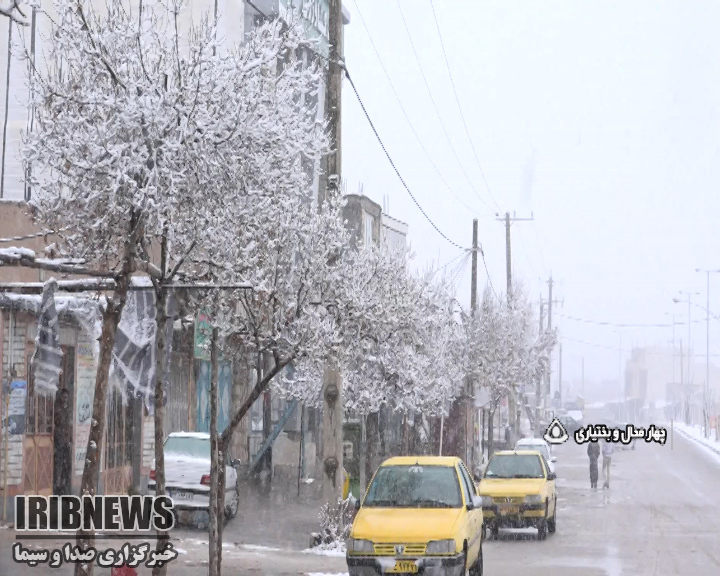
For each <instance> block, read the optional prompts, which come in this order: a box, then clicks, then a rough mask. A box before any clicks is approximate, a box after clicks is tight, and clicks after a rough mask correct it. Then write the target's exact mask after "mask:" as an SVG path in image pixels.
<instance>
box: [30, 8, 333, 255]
mask: <svg viewBox="0 0 720 576" xmlns="http://www.w3.org/2000/svg"><path fill="white" fill-rule="evenodd" d="M55 9H56V11H57V14H58V16H57V20H56V22H55V23H54V24H53V29H52V35H51V38H52V41H51V49H52V50H51V53H52V54H53V59H52V60H51V61H50V63H49V65H48V69H47V72H39V71H36V73H35V74H34V82H33V83H32V84H31V86H32V87H33V94H32V98H33V101H34V104H35V106H36V109H37V116H36V121H35V126H36V128H35V129H34V130H33V132H31V133H29V134H26V135H25V146H24V158H25V161H26V162H27V163H29V164H31V165H32V166H33V167H35V168H36V170H35V171H34V174H35V177H34V179H33V180H34V181H33V182H32V185H33V188H34V201H33V203H34V205H35V206H36V207H37V208H38V210H39V212H40V216H41V218H42V219H43V220H44V221H45V222H47V223H48V224H49V227H50V228H52V229H56V230H57V229H60V228H63V229H65V231H64V232H63V235H62V238H63V242H62V243H61V247H62V248H63V249H64V252H65V254H70V255H72V256H74V257H78V258H84V259H85V260H86V261H88V262H92V261H97V260H105V259H107V260H109V261H110V262H114V260H115V259H116V255H117V254H119V253H121V246H120V243H121V242H122V239H123V238H124V237H125V235H126V234H127V230H128V225H129V219H130V217H131V214H132V213H133V211H134V212H135V213H139V214H140V215H141V224H142V226H143V229H144V236H145V237H146V238H148V239H151V240H152V239H154V238H158V237H160V236H161V235H163V234H164V233H166V234H167V235H169V242H168V249H169V252H170V259H171V260H172V259H178V258H180V257H181V256H182V254H183V253H184V251H185V250H186V249H187V247H188V246H189V245H190V244H191V243H192V242H196V243H197V245H198V246H199V247H200V248H202V247H205V248H208V247H212V248H217V247H218V246H224V245H234V243H232V242H225V241H226V240H228V239H233V238H236V237H237V236H236V233H237V230H238V226H237V223H238V222H243V221H245V220H246V219H247V218H246V217H244V216H245V214H252V213H253V212H257V211H262V209H263V206H262V204H261V202H262V199H263V198H264V199H268V198H269V197H270V196H272V195H274V194H278V193H284V192H286V191H287V190H288V189H293V191H294V192H293V193H297V188H298V187H301V179H302V176H303V174H302V171H301V170H299V169H298V168H297V165H299V164H300V154H301V152H302V153H303V154H305V155H306V157H308V158H309V159H310V160H313V161H314V160H316V159H318V158H320V157H321V155H322V151H323V150H324V148H325V147H326V145H327V140H326V137H325V136H324V130H323V127H322V125H318V124H317V123H316V122H315V120H314V118H311V115H310V114H306V113H305V112H306V110H305V107H304V105H303V104H302V100H301V98H299V97H300V96H301V95H303V94H312V93H313V92H314V91H316V90H317V86H318V85H319V72H318V70H317V69H316V68H314V67H306V68H303V67H302V66H300V65H299V64H298V63H297V62H294V61H293V59H292V58H291V53H292V51H294V50H295V49H296V48H297V47H298V46H299V44H300V42H301V32H300V31H299V29H298V28H297V27H295V26H289V27H283V26H281V25H280V23H278V22H271V23H268V24H265V25H264V26H261V27H260V28H259V29H257V30H256V31H254V32H253V33H251V34H250V36H249V38H248V40H247V41H246V42H245V43H244V44H243V45H242V46H239V47H235V48H234V49H232V50H227V49H222V46H221V45H220V42H219V40H218V39H217V36H216V33H215V28H214V27H213V26H211V25H210V24H209V23H208V22H207V19H205V20H204V21H203V22H202V23H200V24H199V25H198V26H197V27H195V28H194V29H193V30H192V31H191V33H190V34H189V35H188V38H185V39H182V41H180V40H179V39H178V37H177V36H176V32H175V30H176V28H175V27H174V24H173V23H172V22H171V21H170V20H171V19H172V17H173V16H172V15H170V16H168V14H167V13H165V12H164V8H163V7H162V6H159V7H156V8H155V9H154V10H153V9H150V8H148V7H146V8H145V9H144V10H143V11H142V13H133V11H132V10H131V9H130V8H129V7H128V6H126V5H124V4H123V3H122V2H108V3H107V6H105V7H104V10H105V13H104V14H102V15H99V14H97V13H95V12H93V10H92V8H91V7H90V6H87V5H84V4H82V3H81V4H78V3H77V2H75V1H73V0H56V2H55ZM174 17H175V18H177V14H175V15H174ZM285 60H287V61H288V62H289V63H288V64H286V65H285V66H281V64H282V63H283V62H284V61H285ZM288 167H289V168H288ZM228 224H229V225H228ZM222 256H226V257H225V258H222V261H224V262H230V261H231V260H230V257H231V256H232V253H228V254H224V255H222Z"/></svg>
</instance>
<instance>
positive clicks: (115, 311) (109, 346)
mask: <svg viewBox="0 0 720 576" xmlns="http://www.w3.org/2000/svg"><path fill="white" fill-rule="evenodd" d="M126 296H127V280H125V281H124V282H122V288H121V290H120V291H118V292H116V293H115V294H114V295H113V296H112V297H111V298H108V300H107V308H106V310H105V313H104V315H103V327H102V335H101V336H100V358H99V362H98V367H97V372H96V373H95V396H94V398H93V412H92V420H91V426H90V435H89V437H88V444H87V451H86V453H85V454H86V456H85V466H84V467H83V475H82V481H81V484H80V486H81V489H80V494H81V495H88V496H95V493H96V490H97V477H98V473H99V471H100V454H101V453H102V440H103V435H104V434H103V433H104V431H105V412H106V410H105V408H106V397H107V388H108V376H109V373H110V363H111V361H112V351H113V347H114V346H115V331H116V330H117V326H118V324H119V323H120V315H121V314H122V309H123V306H125V298H126ZM83 523H84V522H83ZM93 533H94V531H90V532H85V531H84V530H82V526H81V529H80V530H78V532H77V544H78V546H80V548H81V549H82V550H87V549H88V548H89V547H90V546H91V545H92V544H93V541H92V540H91V539H89V538H85V536H90V535H92V534H93ZM92 573H93V564H92V563H89V564H75V576H91V575H92Z"/></svg>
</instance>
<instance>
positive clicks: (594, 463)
mask: <svg viewBox="0 0 720 576" xmlns="http://www.w3.org/2000/svg"><path fill="white" fill-rule="evenodd" d="M587 453H588V457H589V458H590V488H593V489H595V488H597V481H598V458H600V444H598V443H597V442H590V444H589V445H588V449H587Z"/></svg>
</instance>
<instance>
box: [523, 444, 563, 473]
mask: <svg viewBox="0 0 720 576" xmlns="http://www.w3.org/2000/svg"><path fill="white" fill-rule="evenodd" d="M515 450H535V451H537V452H540V454H542V455H543V457H544V458H545V461H546V462H547V463H548V467H549V468H550V472H553V473H554V472H555V462H557V456H553V455H552V449H551V448H550V444H548V443H547V442H545V440H543V439H542V438H522V439H521V440H518V441H517V443H516V444H515Z"/></svg>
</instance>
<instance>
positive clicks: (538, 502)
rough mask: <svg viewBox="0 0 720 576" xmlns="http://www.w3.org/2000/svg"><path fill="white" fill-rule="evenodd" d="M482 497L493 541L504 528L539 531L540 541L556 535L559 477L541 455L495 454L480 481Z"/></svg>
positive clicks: (516, 451)
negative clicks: (551, 534) (557, 481)
mask: <svg viewBox="0 0 720 576" xmlns="http://www.w3.org/2000/svg"><path fill="white" fill-rule="evenodd" d="M480 495H481V497H482V507H483V516H484V520H485V526H486V527H487V528H489V529H490V533H491V534H492V538H493V539H497V536H498V530H499V529H500V528H537V530H538V540H545V538H546V537H547V533H548V532H550V533H553V532H555V527H556V524H557V522H556V515H557V493H556V491H555V473H554V472H551V471H550V466H549V465H548V463H547V462H546V461H545V458H544V457H543V455H542V454H540V452H535V451H532V450H515V451H509V450H507V451H501V452H495V454H493V456H492V457H491V458H490V461H489V462H488V465H487V467H486V468H485V472H484V473H483V477H482V479H481V481H480Z"/></svg>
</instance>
